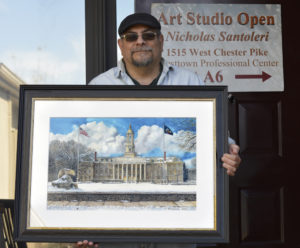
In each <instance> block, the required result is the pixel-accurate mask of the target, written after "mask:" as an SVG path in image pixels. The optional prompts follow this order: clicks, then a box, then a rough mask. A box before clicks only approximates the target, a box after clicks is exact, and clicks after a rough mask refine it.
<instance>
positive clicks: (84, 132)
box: [79, 127, 89, 137]
mask: <svg viewBox="0 0 300 248" xmlns="http://www.w3.org/2000/svg"><path fill="white" fill-rule="evenodd" d="M79 133H80V134H82V135H84V136H86V137H89V135H88V133H87V132H86V131H85V130H83V129H82V128H81V127H80V128H79Z"/></svg>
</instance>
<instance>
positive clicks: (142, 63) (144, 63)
mask: <svg viewBox="0 0 300 248" xmlns="http://www.w3.org/2000/svg"><path fill="white" fill-rule="evenodd" d="M152 62H153V58H152V57H151V58H148V59H146V60H143V61H137V60H135V59H133V58H132V64H133V65H135V66H136V67H145V66H148V65H150V64H151V63H152Z"/></svg>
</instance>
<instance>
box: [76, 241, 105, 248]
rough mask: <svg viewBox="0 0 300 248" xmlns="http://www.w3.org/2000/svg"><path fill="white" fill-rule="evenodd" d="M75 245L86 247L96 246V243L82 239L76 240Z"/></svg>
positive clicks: (95, 247)
mask: <svg viewBox="0 0 300 248" xmlns="http://www.w3.org/2000/svg"><path fill="white" fill-rule="evenodd" d="M76 247H81V248H87V247H94V248H98V247H99V245H98V244H94V243H93V242H92V241H88V240H84V241H78V242H77V245H76Z"/></svg>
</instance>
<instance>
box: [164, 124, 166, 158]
mask: <svg viewBox="0 0 300 248" xmlns="http://www.w3.org/2000/svg"><path fill="white" fill-rule="evenodd" d="M165 145H166V143H165V124H164V127H163V153H164V161H166V146H165Z"/></svg>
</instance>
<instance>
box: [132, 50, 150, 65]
mask: <svg viewBox="0 0 300 248" xmlns="http://www.w3.org/2000/svg"><path fill="white" fill-rule="evenodd" d="M138 51H152V48H151V47H148V46H143V47H141V48H136V49H133V50H132V51H131V60H132V64H133V65H135V66H136V67H145V66H148V65H150V64H151V63H152V62H153V57H152V56H151V58H147V59H145V60H142V61H137V60H135V59H134V58H133V54H134V52H138Z"/></svg>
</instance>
